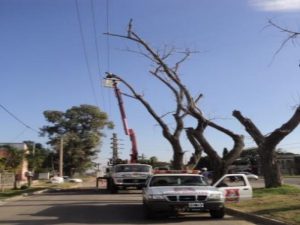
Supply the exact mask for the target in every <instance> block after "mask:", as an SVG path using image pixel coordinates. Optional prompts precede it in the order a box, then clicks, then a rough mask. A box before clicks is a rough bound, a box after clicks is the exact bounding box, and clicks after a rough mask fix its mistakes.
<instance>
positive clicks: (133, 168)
mask: <svg viewBox="0 0 300 225" xmlns="http://www.w3.org/2000/svg"><path fill="white" fill-rule="evenodd" d="M115 172H150V166H147V165H118V166H116V167H115Z"/></svg>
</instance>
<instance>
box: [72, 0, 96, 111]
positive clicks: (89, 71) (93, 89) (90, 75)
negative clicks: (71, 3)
mask: <svg viewBox="0 0 300 225" xmlns="http://www.w3.org/2000/svg"><path fill="white" fill-rule="evenodd" d="M75 5H76V14H77V20H78V24H79V30H80V37H81V42H82V47H83V53H84V59H85V64H86V67H87V70H88V75H89V80H90V85H91V88H92V92H93V96H94V100H95V102H96V104H97V106H98V107H99V104H98V99H97V95H96V91H95V88H94V85H93V79H92V73H91V70H90V65H89V60H88V57H87V48H86V46H85V39H84V35H83V29H82V23H81V18H80V11H79V4H78V0H75ZM99 108H100V107H99Z"/></svg>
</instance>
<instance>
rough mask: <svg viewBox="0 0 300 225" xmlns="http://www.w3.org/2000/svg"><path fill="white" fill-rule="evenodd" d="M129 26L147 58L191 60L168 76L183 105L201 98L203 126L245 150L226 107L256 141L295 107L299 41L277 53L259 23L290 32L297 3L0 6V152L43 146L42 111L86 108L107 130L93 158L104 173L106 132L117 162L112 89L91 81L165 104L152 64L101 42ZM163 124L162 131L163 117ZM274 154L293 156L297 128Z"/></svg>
mask: <svg viewBox="0 0 300 225" xmlns="http://www.w3.org/2000/svg"><path fill="white" fill-rule="evenodd" d="M130 19H133V29H134V31H135V32H136V33H138V34H139V35H140V36H141V37H142V38H143V39H144V40H145V41H146V42H147V43H148V44H149V45H150V46H151V47H153V48H154V49H163V48H164V47H165V46H167V47H169V48H171V47H174V48H176V50H178V52H180V51H182V50H185V49H189V50H191V51H195V52H197V53H195V54H192V55H191V56H190V58H189V59H188V60H186V61H185V62H184V63H183V64H182V65H181V67H180V70H179V72H180V75H181V78H182V81H183V83H184V84H185V85H186V86H187V87H188V88H189V90H190V91H191V92H192V93H193V95H194V96H197V95H198V94H200V93H202V94H203V95H204V97H203V99H201V101H200V103H199V105H200V107H201V109H202V110H203V112H204V113H205V115H206V116H207V117H208V118H210V119H214V122H216V123H219V124H221V125H223V126H224V127H226V128H228V129H230V130H232V131H234V132H235V133H239V134H243V135H245V138H246V139H245V142H246V147H254V146H255V144H254V142H253V141H252V139H251V138H250V136H249V135H248V134H247V133H246V132H245V131H244V129H243V127H242V126H241V125H240V124H239V122H238V121H237V120H236V119H235V118H233V117H232V115H231V114H232V111H233V110H235V109H236V110H240V111H241V112H242V113H243V115H245V116H246V117H248V118H250V119H252V121H253V122H254V123H255V124H256V125H257V127H258V128H259V129H261V131H262V132H263V133H264V134H266V135H267V134H269V133H270V132H272V131H273V130H274V129H276V128H278V127H279V126H281V125H282V124H283V123H284V122H286V121H287V120H288V119H289V118H290V117H291V116H292V114H293V113H294V110H295V106H297V105H299V102H300V88H299V84H300V67H299V63H300V46H299V40H294V41H293V42H288V43H287V44H286V45H285V46H284V47H283V48H282V49H281V50H280V51H279V52H277V51H278V49H279V48H280V46H281V43H282V42H283V41H284V40H285V39H286V38H287V34H286V33H283V32H280V31H279V30H278V29H276V28H275V27H272V26H270V25H269V23H268V21H269V20H272V21H273V22H274V23H276V24H278V25H280V26H282V27H285V28H288V29H290V30H294V31H300V22H299V21H300V0H222V1H217V0H163V1H162V0H151V1H150V0H0V28H1V35H0V45H1V48H0V80H1V95H0V104H1V106H2V107H1V108H0V123H1V129H0V143H1V142H2V143H8V142H23V141H24V140H32V141H35V142H39V143H43V144H45V143H46V142H47V138H45V137H40V136H39V134H38V131H39V129H40V128H41V127H42V126H44V125H47V123H46V121H45V118H44V116H43V112H44V111H45V110H60V111H65V110H67V109H69V108H71V107H72V106H78V105H80V104H91V105H96V106H98V107H99V108H100V109H101V110H103V111H105V112H107V114H108V115H109V119H110V120H111V121H113V122H114V124H115V129H114V130H105V133H106V137H105V138H104V139H103V143H102V145H101V147H99V148H100V149H101V153H100V154H99V157H98V161H99V162H101V163H102V164H103V165H104V164H105V163H106V161H107V159H108V158H110V157H111V149H110V142H111V140H110V138H111V136H112V133H113V132H114V133H117V135H118V137H119V138H120V139H121V140H120V142H121V144H122V149H120V157H121V158H125V159H128V158H129V154H130V140H129V137H128V136H126V135H125V134H124V131H123V127H122V122H121V118H120V113H119V110H118V105H117V101H116V98H115V96H114V93H113V90H112V89H110V88H107V87H104V86H103V84H102V83H103V82H102V81H103V78H104V77H105V72H111V73H115V74H118V75H119V76H121V77H122V78H123V79H125V80H127V81H128V82H129V83H130V84H131V85H133V86H134V87H135V89H136V90H137V91H138V92H139V93H141V94H143V96H144V98H145V99H147V100H148V101H149V102H150V103H151V105H152V106H153V108H155V110H156V111H157V113H158V114H160V115H163V114H165V113H167V112H170V111H172V109H173V106H174V105H173V104H174V98H173V97H172V95H171V94H170V93H168V92H167V90H166V89H165V88H164V87H163V86H162V85H161V84H160V83H159V82H158V81H157V80H155V79H154V78H153V77H151V76H150V74H149V72H148V71H149V70H151V69H153V65H152V62H151V61H149V60H148V59H147V58H145V57H143V56H142V55H141V54H136V53H134V51H140V49H139V48H138V47H137V46H136V45H135V44H133V43H131V42H129V41H127V40H124V39H121V38H116V37H110V36H107V35H104V33H106V32H111V33H116V34H126V32H127V25H128V22H129V21H130ZM174 57H176V55H174ZM173 62H174V61H173ZM119 88H120V89H121V90H122V92H124V93H128V90H126V87H125V86H122V85H119ZM123 98H124V99H123V100H124V103H125V111H126V115H127V118H128V124H129V127H130V128H132V129H133V130H134V131H135V133H136V136H137V142H138V150H139V154H140V155H142V154H143V155H144V156H146V157H151V156H156V157H158V158H159V159H160V160H164V161H169V160H170V159H171V158H172V149H171V146H170V144H169V143H168V142H167V141H166V140H165V139H164V138H163V137H162V134H161V129H160V127H159V126H158V124H157V123H156V122H155V121H154V119H153V118H152V117H151V116H150V115H149V114H148V113H147V111H146V110H145V109H144V108H143V107H142V106H141V105H140V103H139V102H137V101H135V100H134V99H131V98H127V97H123ZM5 109H6V110H5ZM166 122H167V123H168V124H169V125H170V127H171V128H172V127H173V126H174V122H173V121H172V118H171V117H169V118H168V117H166ZM187 123H188V124H193V123H194V122H193V121H188V122H187ZM206 135H207V137H208V139H209V140H210V142H211V144H212V145H213V146H214V147H215V148H216V149H217V150H218V152H219V153H222V151H223V148H225V147H226V148H228V149H230V148H231V147H232V142H231V140H230V139H228V137H226V136H223V135H221V134H219V133H216V132H213V131H212V130H209V129H208V130H207V132H206ZM182 143H183V149H184V150H185V151H186V154H185V161H186V160H188V158H189V156H190V155H191V153H192V152H193V150H192V147H191V146H190V144H189V143H188V142H187V140H186V137H185V136H184V135H183V136H182ZM278 147H280V148H282V149H284V150H285V151H288V152H293V153H298V154H300V128H297V129H296V130H295V131H294V132H293V133H292V134H290V135H289V136H288V137H287V138H286V139H284V141H282V142H281V143H280V145H279V146H278Z"/></svg>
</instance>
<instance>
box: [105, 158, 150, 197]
mask: <svg viewBox="0 0 300 225" xmlns="http://www.w3.org/2000/svg"><path fill="white" fill-rule="evenodd" d="M150 175H152V167H151V166H150V165H146V164H138V163H135V164H117V165H115V166H113V167H111V168H110V170H109V173H108V189H109V191H110V192H111V193H112V194H113V193H117V192H118V190H119V189H126V188H130V187H134V188H136V189H142V188H143V187H144V186H145V182H146V180H147V179H148V177H149V176H150Z"/></svg>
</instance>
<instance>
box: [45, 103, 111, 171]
mask: <svg viewBox="0 0 300 225" xmlns="http://www.w3.org/2000/svg"><path fill="white" fill-rule="evenodd" d="M44 116H45V118H46V120H47V122H49V123H50V125H46V126H44V127H42V128H41V134H42V135H43V136H46V135H47V136H48V138H49V142H48V144H50V145H51V146H52V147H53V148H54V149H55V150H56V151H57V153H58V152H59V149H60V144H61V141H62V140H63V149H64V155H63V158H64V162H63V163H64V168H63V169H64V172H65V173H66V174H68V175H70V176H72V175H73V174H74V173H75V172H84V171H85V170H86V169H88V168H91V167H93V160H94V159H95V158H96V157H97V153H98V152H99V151H100V150H99V149H98V148H99V146H100V145H101V138H102V137H103V136H105V135H104V133H103V129H104V128H113V123H112V122H110V121H109V120H108V116H107V114H106V113H105V112H102V111H101V110H100V109H99V108H98V107H96V106H92V105H80V106H73V107H72V108H70V109H67V110H66V111H65V112H61V111H55V110H48V111H45V112H44Z"/></svg>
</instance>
